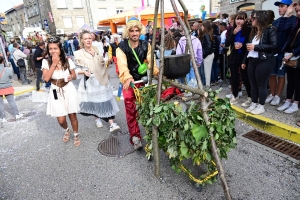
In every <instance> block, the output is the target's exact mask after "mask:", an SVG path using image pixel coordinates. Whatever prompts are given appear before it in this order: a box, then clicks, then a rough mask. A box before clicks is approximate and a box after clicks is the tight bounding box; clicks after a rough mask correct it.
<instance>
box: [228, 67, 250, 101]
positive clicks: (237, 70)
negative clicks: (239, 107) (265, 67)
mask: <svg viewBox="0 0 300 200" xmlns="http://www.w3.org/2000/svg"><path fill="white" fill-rule="evenodd" d="M230 74H231V79H230V80H231V89H232V94H233V95H234V97H237V96H238V93H239V86H240V77H241V78H242V81H243V84H244V86H245V87H246V91H247V94H248V97H251V84H250V81H249V77H248V72H247V68H246V69H242V68H241V64H231V65H230Z"/></svg>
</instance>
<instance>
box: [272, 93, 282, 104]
mask: <svg viewBox="0 0 300 200" xmlns="http://www.w3.org/2000/svg"><path fill="white" fill-rule="evenodd" d="M279 103H280V97H279V96H277V95H275V97H274V98H273V99H272V101H271V105H272V106H277V105H279Z"/></svg>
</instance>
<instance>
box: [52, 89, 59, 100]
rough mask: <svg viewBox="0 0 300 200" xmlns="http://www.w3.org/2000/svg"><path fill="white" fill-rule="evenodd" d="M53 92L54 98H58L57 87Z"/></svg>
mask: <svg viewBox="0 0 300 200" xmlns="http://www.w3.org/2000/svg"><path fill="white" fill-rule="evenodd" d="M52 92H53V96H54V99H55V100H57V99H58V97H57V92H56V89H53V90H52Z"/></svg>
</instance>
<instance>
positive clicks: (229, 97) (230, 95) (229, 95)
mask: <svg viewBox="0 0 300 200" xmlns="http://www.w3.org/2000/svg"><path fill="white" fill-rule="evenodd" d="M241 96H243V93H242V91H240V92H239V93H238V97H241ZM232 97H234V96H233V94H232V93H231V94H227V95H226V98H228V99H232Z"/></svg>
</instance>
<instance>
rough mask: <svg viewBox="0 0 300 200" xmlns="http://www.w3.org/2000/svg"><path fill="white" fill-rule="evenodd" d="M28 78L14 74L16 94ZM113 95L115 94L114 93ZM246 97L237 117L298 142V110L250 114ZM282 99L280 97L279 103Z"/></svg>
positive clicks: (30, 87)
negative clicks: (247, 110) (245, 108)
mask: <svg viewBox="0 0 300 200" xmlns="http://www.w3.org/2000/svg"><path fill="white" fill-rule="evenodd" d="M29 79H31V80H32V82H31V84H29V85H22V83H21V82H20V81H18V80H17V77H16V76H14V78H13V79H12V82H13V86H14V89H15V95H16V96H17V95H21V94H24V93H28V92H31V91H33V90H35V84H36V79H35V78H34V77H33V76H32V77H29ZM220 85H221V84H219V85H216V86H213V87H212V88H213V89H218V88H219V87H220ZM115 93H116V91H115ZM229 93H231V90H230V89H229V88H228V85H227V84H226V83H224V84H223V85H222V91H221V92H220V94H219V97H221V98H225V95H226V94H229ZM283 94H285V92H283ZM114 95H115V96H116V94H114ZM246 98H247V96H246V91H243V96H242V97H241V98H240V102H239V103H238V104H237V105H234V106H232V107H233V109H235V111H236V113H237V118H239V119H240V120H242V121H244V122H246V123H248V124H249V125H251V126H253V127H255V128H258V129H260V130H263V131H265V132H268V133H271V134H273V135H276V136H278V137H281V138H284V139H287V140H289V141H292V142H295V143H297V144H300V128H299V127H297V126H296V124H295V122H296V120H298V119H300V115H299V112H296V113H293V114H285V113H284V112H279V111H277V110H276V109H277V106H271V105H270V104H266V105H265V109H266V112H265V113H263V114H262V115H252V114H249V113H246V112H245V111H244V108H242V107H241V106H240V105H241V103H243V102H244V101H246ZM282 100H284V99H283V98H281V104H282ZM281 104H280V105H281Z"/></svg>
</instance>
